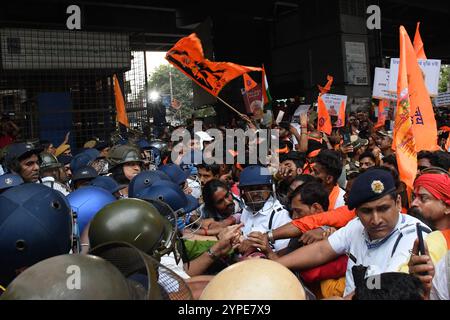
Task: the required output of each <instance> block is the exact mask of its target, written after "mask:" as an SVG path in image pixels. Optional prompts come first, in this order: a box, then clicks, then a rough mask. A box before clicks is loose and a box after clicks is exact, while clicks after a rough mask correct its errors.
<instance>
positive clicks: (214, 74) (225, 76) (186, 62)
mask: <svg viewBox="0 0 450 320" xmlns="http://www.w3.org/2000/svg"><path fill="white" fill-rule="evenodd" d="M166 59H167V61H169V63H171V64H172V65H173V66H174V67H176V68H177V69H179V70H180V71H181V72H183V73H184V74H185V75H186V76H188V77H189V78H191V79H192V80H193V81H195V82H196V83H197V84H198V85H199V86H201V87H202V88H203V89H205V90H206V91H208V92H209V93H210V94H212V95H213V96H216V97H217V96H218V95H219V93H220V91H221V90H222V89H223V87H224V86H225V85H226V84H227V83H229V82H230V81H231V80H233V79H235V78H237V77H239V76H241V75H243V74H244V73H248V72H251V71H261V68H254V67H245V66H241V65H238V64H234V63H231V62H212V61H209V60H208V59H205V57H204V55H203V48H202V43H201V42H200V39H199V38H198V37H197V35H196V34H195V33H193V34H191V35H190V36H188V37H185V38H182V39H181V40H180V41H178V42H177V43H176V44H175V46H174V47H173V48H172V49H170V50H169V51H168V52H167V54H166Z"/></svg>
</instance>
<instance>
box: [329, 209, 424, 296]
mask: <svg viewBox="0 0 450 320" xmlns="http://www.w3.org/2000/svg"><path fill="white" fill-rule="evenodd" d="M419 222H420V221H419V220H418V219H416V218H413V217H411V216H407V215H402V214H399V221H398V223H397V225H396V227H395V228H394V231H393V233H391V235H390V236H388V237H386V238H384V239H380V240H376V241H370V240H369V237H368V235H367V232H366V231H365V229H364V227H363V225H362V223H361V221H360V220H359V219H358V218H356V219H354V220H352V221H351V222H350V223H349V224H348V225H347V226H345V227H344V228H342V229H340V230H338V231H337V232H335V233H334V234H333V235H331V236H330V237H329V238H328V242H329V243H330V245H331V247H332V248H333V250H334V251H335V252H336V253H337V254H338V255H343V254H346V253H349V254H352V255H353V256H354V257H355V258H356V265H364V266H366V267H369V269H368V271H367V275H366V276H367V277H370V276H374V275H379V274H382V273H386V272H398V271H399V270H400V267H401V266H402V265H403V264H405V263H408V261H409V258H410V257H411V253H410V251H411V250H412V248H413V245H414V241H415V240H416V239H417V233H416V224H417V223H419ZM420 223H421V225H422V226H424V227H426V228H428V227H427V226H426V225H425V224H423V223H422V222H420ZM400 234H402V237H401V239H400V241H398V238H399V236H400ZM425 236H426V235H425V234H424V237H425ZM397 241H398V242H397ZM353 266H355V263H354V262H353V261H352V260H351V259H349V260H348V264H347V273H346V279H345V281H346V283H345V293H344V296H346V295H348V294H350V293H352V292H353V291H354V290H355V284H354V282H353V274H352V267H353Z"/></svg>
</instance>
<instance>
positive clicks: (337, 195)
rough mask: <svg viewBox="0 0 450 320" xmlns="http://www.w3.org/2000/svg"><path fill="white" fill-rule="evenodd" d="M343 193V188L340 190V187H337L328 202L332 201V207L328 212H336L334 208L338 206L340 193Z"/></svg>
mask: <svg viewBox="0 0 450 320" xmlns="http://www.w3.org/2000/svg"><path fill="white" fill-rule="evenodd" d="M340 191H341V188H339V186H338V185H336V186H335V187H334V188H333V190H331V193H330V195H329V196H328V200H329V201H330V206H329V207H328V210H334V207H335V206H336V201H337V199H338V197H339V192H340Z"/></svg>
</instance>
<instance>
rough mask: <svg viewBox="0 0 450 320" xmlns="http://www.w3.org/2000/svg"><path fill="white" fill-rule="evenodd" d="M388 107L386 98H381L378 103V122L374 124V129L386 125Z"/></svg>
mask: <svg viewBox="0 0 450 320" xmlns="http://www.w3.org/2000/svg"><path fill="white" fill-rule="evenodd" d="M388 107H389V101H388V100H384V99H383V100H380V102H379V103H378V122H377V123H376V124H375V127H374V129H375V130H377V129H380V128H383V127H384V126H385V125H386V120H387V112H388Z"/></svg>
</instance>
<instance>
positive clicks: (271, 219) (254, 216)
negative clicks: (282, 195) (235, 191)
mask: <svg viewBox="0 0 450 320" xmlns="http://www.w3.org/2000/svg"><path fill="white" fill-rule="evenodd" d="M239 189H240V191H241V199H242V200H243V202H244V205H245V207H244V210H243V211H242V216H241V222H242V223H243V224H244V228H243V231H244V236H245V237H247V236H248V235H249V234H250V233H252V232H261V233H267V232H270V231H272V230H275V229H277V228H279V227H281V226H284V225H285V224H288V223H289V222H291V218H290V217H289V212H288V211H287V210H286V209H284V207H283V205H282V204H281V203H280V202H279V201H278V200H277V198H276V197H275V192H274V184H273V179H272V175H271V174H270V172H269V170H268V169H267V168H265V167H262V166H249V167H247V168H245V169H244V171H242V173H241V175H240V180H239ZM288 244H289V240H288V239H285V240H277V241H275V242H274V243H273V246H274V249H275V251H279V250H282V249H284V248H286V247H287V246H288ZM250 248H252V246H251V245H248V243H247V241H244V243H243V245H241V248H240V250H241V252H245V251H247V250H246V249H250Z"/></svg>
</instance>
